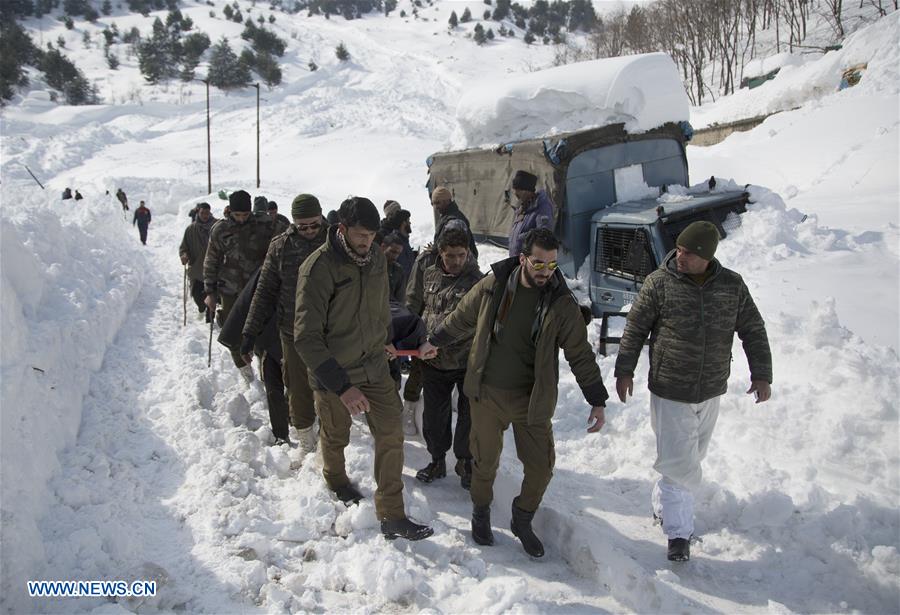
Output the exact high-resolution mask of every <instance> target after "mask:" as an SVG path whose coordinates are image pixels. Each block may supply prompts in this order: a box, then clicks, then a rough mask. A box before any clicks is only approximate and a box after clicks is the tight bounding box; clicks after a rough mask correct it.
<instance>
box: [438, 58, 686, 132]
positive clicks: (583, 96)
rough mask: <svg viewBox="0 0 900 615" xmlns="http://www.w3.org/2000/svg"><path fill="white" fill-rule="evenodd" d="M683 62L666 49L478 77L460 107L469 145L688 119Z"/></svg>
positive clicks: (458, 114) (459, 115) (645, 127)
mask: <svg viewBox="0 0 900 615" xmlns="http://www.w3.org/2000/svg"><path fill="white" fill-rule="evenodd" d="M688 105H689V102H688V98H687V95H686V94H685V92H684V87H683V86H682V85H681V80H680V78H679V75H678V69H677V67H676V66H675V63H674V62H673V61H672V59H671V58H670V57H669V56H668V55H666V54H664V53H648V54H643V55H634V56H623V57H618V58H606V59H603V60H592V61H590V62H578V63H576V64H568V65H565V66H557V67H555V68H549V69H546V70H541V71H537V72H534V73H527V74H524V75H518V76H515V77H511V78H509V79H504V80H500V81H497V80H493V81H490V82H484V83H479V84H476V85H474V86H472V87H471V88H469V89H468V92H467V94H466V95H465V96H463V98H462V99H461V100H460V102H459V106H458V107H457V109H456V119H457V122H458V124H459V125H458V128H457V130H456V132H455V133H454V135H453V137H452V141H453V143H452V147H453V148H455V149H462V148H466V147H475V146H478V145H487V144H495V143H503V142H507V141H516V140H521V139H527V138H534V137H540V136H544V135H548V134H554V133H559V132H566V131H572V130H581V129H584V128H589V127H592V126H602V125H607V124H616V123H619V122H623V123H625V127H626V129H627V130H628V131H629V132H643V131H647V130H650V129H651V128H655V127H657V126H660V125H662V124H665V123H666V122H679V121H682V120H687V119H688Z"/></svg>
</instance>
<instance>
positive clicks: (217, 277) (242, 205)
mask: <svg viewBox="0 0 900 615" xmlns="http://www.w3.org/2000/svg"><path fill="white" fill-rule="evenodd" d="M228 206H229V207H230V208H231V212H230V214H229V216H228V217H227V218H225V219H223V220H220V221H219V222H218V223H217V224H216V225H215V226H213V229H212V232H211V233H210V237H209V245H208V246H207V248H206V258H205V259H204V260H203V290H204V291H205V292H206V305H207V307H208V308H209V311H210V313H211V314H214V313H215V310H216V303H217V301H221V302H222V322H225V319H226V318H228V313H229V312H230V311H231V306H232V305H234V301H235V299H236V298H237V296H238V294H240V292H241V289H243V288H244V285H245V284H247V282H248V281H249V280H250V278H251V277H252V276H253V274H254V273H255V272H256V270H257V269H258V268H259V267H260V266H261V265H262V264H263V261H264V260H265V257H266V251H267V250H268V249H269V241H271V239H272V236H273V234H274V230H275V229H274V224H273V223H272V220H271V218H269V217H268V216H267V215H265V214H263V215H262V216H259V217H257V216H253V214H252V212H251V211H250V195H249V194H247V192H246V191H244V190H238V191H236V192H232V193H231V194H230V195H229V196H228ZM231 358H232V359H234V364H235V365H236V366H237V367H238V368H239V369H240V370H241V375H242V376H243V377H244V379H246V380H248V381H249V380H252V379H253V369H252V368H251V367H250V366H249V365H247V363H245V362H244V360H243V359H242V358H241V355H240V351H239V350H232V352H231Z"/></svg>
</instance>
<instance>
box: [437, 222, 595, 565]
mask: <svg viewBox="0 0 900 615" xmlns="http://www.w3.org/2000/svg"><path fill="white" fill-rule="evenodd" d="M558 250H559V240H557V239H556V237H555V236H554V235H553V233H552V232H551V231H550V230H549V229H544V228H540V229H535V230H532V231H531V232H530V233H528V234H527V235H526V236H525V239H524V243H523V246H522V252H521V253H520V254H519V255H518V256H517V257H514V258H508V259H506V260H503V261H500V262H498V263H494V264H493V265H492V266H491V270H492V271H491V273H489V274H488V275H487V276H486V277H485V278H484V279H482V280H481V281H480V282H479V283H478V284H476V285H475V286H474V287H473V288H472V290H471V291H469V292H468V293H467V294H466V295H465V296H464V297H463V298H462V301H460V303H459V305H458V306H457V308H456V309H455V310H454V311H453V312H452V313H451V314H450V315H449V316H447V317H446V318H445V319H444V321H443V323H442V324H441V325H440V326H438V327H437V329H435V331H433V332H432V333H431V335H430V337H429V339H428V342H426V343H425V344H423V345H422V347H421V348H420V353H421V355H422V358H423V359H428V358H431V357H434V356H436V355H437V353H438V349H439V348H443V347H447V346H450V345H451V344H452V343H453V342H455V341H457V340H460V339H464V338H465V337H466V336H469V335H472V332H473V331H474V333H475V337H474V338H473V341H472V350H471V351H470V353H469V357H468V365H467V367H466V380H465V386H464V389H465V392H466V395H468V397H469V400H470V403H471V417H472V428H471V438H470V444H471V450H472V455H473V461H474V463H473V468H472V470H473V471H472V483H471V488H470V492H471V496H472V504H473V509H472V538H473V539H474V540H475V542H476V543H478V544H480V545H492V544H493V543H494V535H493V532H492V531H491V518H490V505H491V501H492V500H493V497H494V493H493V484H494V477H495V476H496V474H497V468H498V467H499V465H500V453H501V451H502V449H503V433H504V432H505V431H506V429H507V428H508V427H509V426H510V425H512V427H513V434H514V435H515V441H516V453H517V454H518V456H519V459H520V460H521V461H522V465H523V466H524V474H525V477H524V479H523V480H522V488H521V491H520V493H519V495H518V497H516V498H515V499H514V500H513V502H512V524H511V529H512V531H513V534H515V536H517V537H518V538H519V540H520V541H521V542H522V546H523V547H524V549H525V551H526V552H527V553H528V554H529V555H531V556H532V557H541V556H543V554H544V546H543V544H542V543H541V541H540V540H539V539H538V537H537V536H536V535H535V534H534V531H533V530H532V527H531V522H532V519H533V518H534V514H535V512H536V511H537V509H538V506H539V505H540V503H541V499H542V498H543V496H544V491H545V490H546V489H547V485H548V484H549V483H550V478H551V476H552V473H553V464H554V460H555V453H554V442H553V427H552V424H551V420H552V418H553V414H554V412H555V411H556V398H557V382H558V381H559V366H558V362H557V357H558V355H559V349H560V348H562V350H563V352H564V353H565V357H566V360H567V361H568V363H569V366H570V367H571V369H572V373H573V374H574V375H575V379H576V380H577V382H578V386H579V387H580V388H581V391H582V393H583V394H584V398H585V399H586V400H587V402H588V404H589V405H590V406H591V410H590V414H589V415H588V425H589V427H588V431H589V432H591V433H594V432H597V431H599V430H600V428H601V427H603V423H604V422H605V418H604V407H605V405H606V399H607V398H608V397H609V395H608V394H607V392H606V387H604V386H603V377H602V376H601V374H600V368H599V367H598V366H597V363H596V361H595V360H594V351H593V350H592V349H591V346H590V344H589V343H588V340H587V327H586V321H587V320H588V319H586V318H585V316H584V314H583V312H582V310H581V309H580V308H579V306H578V303H577V302H576V301H575V297H573V296H572V293H571V291H569V288H568V286H566V281H565V279H564V278H563V276H562V273H561V272H559V271H557V268H556V258H557V253H558Z"/></svg>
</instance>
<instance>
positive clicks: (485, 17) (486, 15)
mask: <svg viewBox="0 0 900 615" xmlns="http://www.w3.org/2000/svg"><path fill="white" fill-rule="evenodd" d="M482 17H483V18H484V20H485V21H487V20H488V19H490V18H491V12H490V11H489V10H488V11H485V12H484V14H483V15H482Z"/></svg>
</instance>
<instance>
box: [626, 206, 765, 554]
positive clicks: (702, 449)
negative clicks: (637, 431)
mask: <svg viewBox="0 0 900 615" xmlns="http://www.w3.org/2000/svg"><path fill="white" fill-rule="evenodd" d="M675 243H676V249H675V250H672V251H671V252H670V253H669V254H668V255H667V256H666V258H665V259H664V260H663V263H662V265H660V267H659V269H657V270H656V271H654V272H653V273H651V274H650V275H649V276H647V278H646V279H645V280H644V284H643V286H642V287H641V292H640V293H639V294H638V297H637V299H636V300H635V302H634V305H633V306H632V308H631V311H630V312H629V313H628V322H627V324H626V325H625V333H624V334H623V335H622V341H621V344H620V346H619V356H618V358H617V359H616V371H615V375H616V392H617V393H618V394H619V399H621V400H622V401H623V402H624V401H625V400H626V398H627V397H628V395H630V394H632V393H633V384H634V370H635V367H636V365H637V361H638V357H639V356H640V354H641V348H642V346H643V345H644V340H646V339H647V335H650V376H649V385H648V386H649V389H650V424H651V426H652V427H653V432H654V434H656V454H657V458H656V463H655V464H654V466H653V467H654V469H655V470H656V471H657V472H659V474H661V478H660V479H659V480H658V481H657V482H656V484H655V485H654V487H653V494H652V503H653V514H654V517H656V518H657V519H658V520H659V521H660V522H661V523H662V528H663V532H665V533H666V535H667V536H668V538H669V544H668V558H669V559H670V560H672V561H687V560H688V559H690V539H691V536H692V535H693V533H694V498H693V495H692V492H693V491H694V490H696V488H697V487H698V486H699V485H700V480H701V478H702V471H701V468H700V462H701V460H702V459H703V457H704V456H705V455H706V449H707V447H708V446H709V440H710V437H711V436H712V432H713V428H714V427H715V425H716V419H717V418H718V415H719V401H720V399H721V396H722V394H724V393H725V391H726V390H727V388H728V376H729V374H730V372H731V346H732V341H733V339H734V334H735V333H737V334H738V337H739V338H740V339H741V342H742V344H743V346H744V353H745V354H746V355H747V362H748V363H749V365H750V388H749V389H748V390H747V393H753V394H755V396H756V403H761V402H764V401H766V400H768V399H769V397H770V396H771V383H772V353H771V351H770V350H769V340H768V337H767V336H766V326H765V323H764V322H763V319H762V316H760V314H759V310H757V309H756V304H754V303H753V298H752V297H751V296H750V291H749V290H748V289H747V285H746V284H744V281H743V280H742V279H741V276H740V275H738V274H737V273H735V272H734V271H731V270H730V269H726V268H725V267H723V266H722V264H721V263H719V261H718V260H716V259H715V252H716V247H717V246H718V243H719V231H718V228H717V227H716V226H715V225H714V224H712V223H711V222H694V223H692V224H691V225H689V226H688V227H687V228H686V229H684V231H682V233H681V234H680V235H679V236H678V239H677V240H676V242H675Z"/></svg>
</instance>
